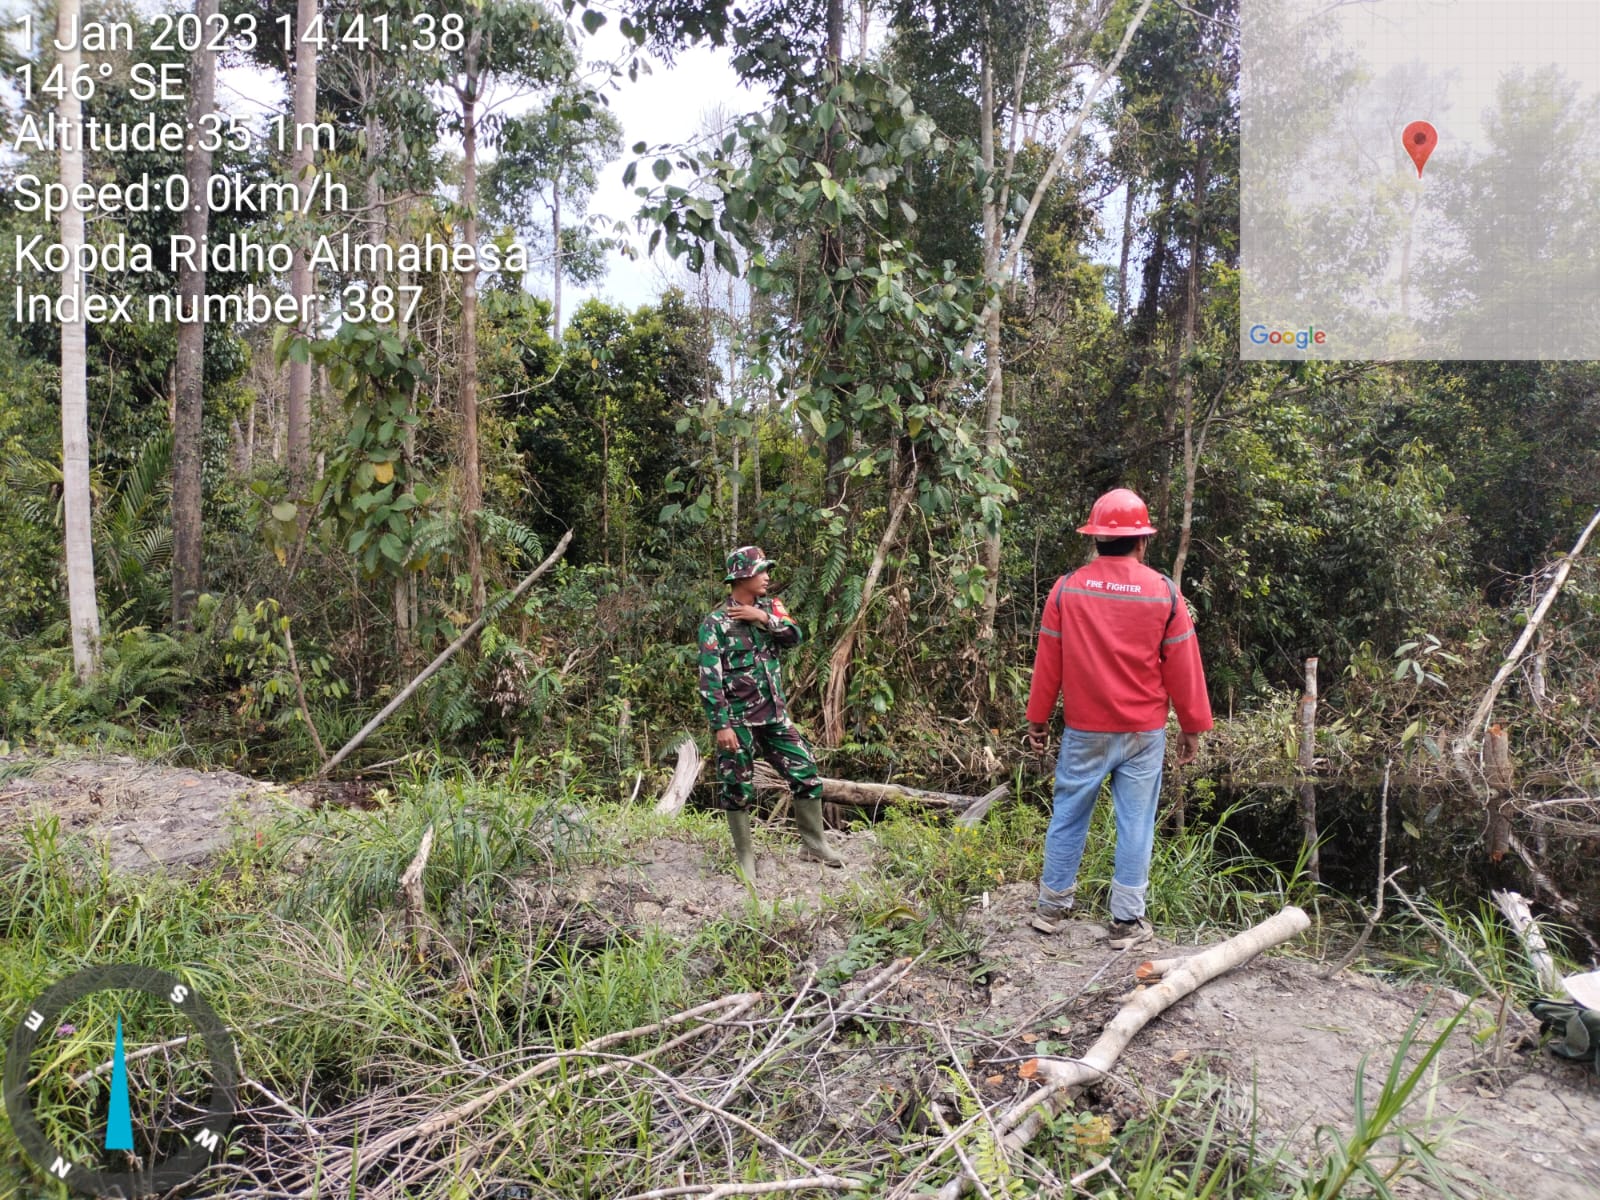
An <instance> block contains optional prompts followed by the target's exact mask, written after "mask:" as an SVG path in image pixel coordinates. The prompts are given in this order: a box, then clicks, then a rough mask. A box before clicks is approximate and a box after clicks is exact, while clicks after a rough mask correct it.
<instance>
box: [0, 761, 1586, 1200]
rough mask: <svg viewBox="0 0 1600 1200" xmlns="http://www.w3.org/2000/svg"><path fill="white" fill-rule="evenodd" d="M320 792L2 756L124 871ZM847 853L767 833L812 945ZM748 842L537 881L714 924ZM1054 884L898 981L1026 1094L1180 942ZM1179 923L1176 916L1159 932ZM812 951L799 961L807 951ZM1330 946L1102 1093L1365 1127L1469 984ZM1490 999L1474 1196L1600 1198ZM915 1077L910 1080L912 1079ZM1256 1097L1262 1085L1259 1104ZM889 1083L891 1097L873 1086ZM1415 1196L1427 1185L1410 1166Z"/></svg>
mask: <svg viewBox="0 0 1600 1200" xmlns="http://www.w3.org/2000/svg"><path fill="white" fill-rule="evenodd" d="M285 798H287V799H288V800H289V802H291V803H304V804H314V803H319V802H323V801H325V800H328V799H333V800H335V801H337V800H338V799H339V798H338V797H332V798H329V797H317V796H313V795H310V794H307V793H286V792H284V791H283V790H282V789H280V788H277V787H275V786H274V785H270V784H263V783H260V782H259V781H256V780H251V779H248V778H245V777H243V776H239V775H233V774H230V773H226V772H200V771H191V770H186V769H175V768H165V767H157V766H151V765H147V764H141V763H138V762H135V761H133V760H131V759H112V760H80V761H64V760H31V761H26V762H23V761H20V760H17V759H4V758H0V840H4V839H9V838H12V837H14V836H15V833H16V826H17V825H18V823H19V822H21V821H23V820H25V819H26V818H27V817H29V816H30V815H35V814H38V813H41V812H45V811H49V812H54V813H55V814H57V815H58V816H59V818H60V820H61V825H62V829H63V832H64V833H69V834H79V835H82V836H84V837H87V838H90V839H94V840H98V841H101V842H103V843H104V844H105V846H106V847H107V851H108V854H109V857H110V861H111V863H112V864H113V865H114V866H116V867H119V868H124V869H135V870H137V869H146V868H151V867H169V868H176V869H182V867H183V866H184V865H185V864H192V863H195V862H199V861H203V860H204V859H205V858H207V857H208V856H210V855H213V854H215V853H217V852H218V851H219V850H221V849H222V848H223V847H225V846H226V845H227V843H228V841H229V839H230V838H232V837H234V836H238V835H239V834H240V833H241V832H245V833H248V831H250V830H252V829H253V828H260V827H262V826H264V825H265V824H266V823H267V822H268V820H269V819H270V818H271V815H272V813H273V812H274V810H276V809H279V808H280V807H281V804H282V803H283V801H284V799H285ZM833 836H834V840H835V842H836V844H837V845H838V846H839V847H840V849H841V850H842V852H843V853H844V855H845V857H846V860H847V865H846V868H845V869H844V870H842V871H829V870H826V869H824V868H822V867H820V866H817V865H815V864H806V863H802V862H800V861H799V860H798V858H797V857H796V856H795V854H794V852H793V851H794V841H793V833H792V830H788V829H783V828H779V827H776V826H774V827H770V828H763V829H762V830H761V833H760V839H761V846H760V849H761V853H760V856H759V859H760V861H759V869H760V879H759V891H760V894H761V899H762V901H763V902H766V903H777V904H778V905H780V906H781V909H782V911H783V912H785V913H786V914H791V915H792V916H793V917H794V919H795V920H796V921H798V922H800V923H802V924H805V925H806V927H807V929H808V936H807V942H808V944H809V954H810V957H811V960H812V965H817V966H820V965H822V964H823V963H825V962H827V961H828V960H830V959H833V958H835V957H836V956H837V955H838V954H839V953H840V952H841V951H842V950H844V949H845V941H846V935H845V933H844V932H843V931H842V930H841V928H840V927H839V926H840V923H839V922H837V921H835V920H833V919H832V918H830V917H829V915H828V911H827V900H828V897H830V896H837V895H841V894H843V893H846V892H848V891H849V890H850V889H851V888H854V887H869V888H870V887H875V886H879V879H878V876H877V872H876V868H875V866H874V856H875V843H874V841H873V838H872V835H871V833H870V832H865V831H858V832H854V833H850V834H835V835H833ZM727 865H728V855H727V854H726V853H725V852H724V851H723V850H721V849H720V848H718V849H716V850H712V851H707V850H706V849H705V848H704V847H703V846H701V845H699V844H698V843H696V842H694V841H692V840H690V839H686V838H685V839H678V838H658V839H655V840H654V841H646V842H640V843H636V844H633V845H631V846H629V847H628V854H627V856H626V861H625V862H622V863H619V864H616V865H612V866H608V867H605V868H598V867H589V868H585V869H584V870H582V871H580V872H579V873H578V874H577V875H576V876H575V877H573V878H570V879H567V880H565V881H563V882H560V883H557V884H554V885H552V884H549V883H547V882H545V881H542V880H531V879H530V880H528V881H526V882H527V886H528V887H529V888H530V889H536V890H539V889H543V890H546V891H547V892H548V894H546V895H544V896H543V897H542V899H543V900H544V902H545V905H546V907H547V909H548V908H550V907H555V908H562V909H565V910H567V911H569V912H578V913H582V914H583V919H584V920H585V921H587V922H589V923H590V924H598V925H599V926H601V927H604V926H608V925H609V926H611V927H613V928H615V929H618V930H622V929H632V930H640V929H644V928H648V927H655V928H658V929H660V930H662V931H663V932H665V933H667V934H669V935H675V936H683V935H687V934H692V933H693V932H695V931H696V930H699V929H700V928H702V927H703V926H705V925H707V924H708V923H710V922H713V921H719V920H723V919H728V918H733V919H738V918H740V916H741V915H742V914H746V913H748V912H749V905H750V904H751V897H750V896H749V894H748V893H747V892H746V891H745V889H744V888H743V887H742V886H741V885H740V884H738V883H737V882H736V881H735V880H734V879H733V878H732V877H731V876H730V875H729V874H727ZM1032 893H1033V888H1032V886H1031V885H1029V884H1010V885H1007V886H1005V887H1002V888H1000V889H998V890H996V891H994V892H990V893H988V894H987V895H986V896H983V897H974V898H973V903H972V905H971V907H970V910H969V912H968V922H967V927H968V929H969V930H970V931H971V933H972V935H973V938H974V945H975V946H976V947H977V950H976V952H975V955H974V957H973V960H972V961H969V962H966V963H955V964H942V965H933V966H918V967H917V968H916V969H915V970H914V971H913V972H912V973H911V974H910V975H908V976H907V977H906V978H905V979H904V980H903V981H902V982H901V983H900V984H899V985H897V988H896V991H895V992H894V993H893V994H891V995H890V996H888V997H886V999H887V1000H888V1001H889V1002H890V1003H894V1004H899V1005H903V1006H905V1008H906V1009H907V1010H909V1011H914V1012H916V1013H917V1014H918V1015H919V1016H920V1017H921V1018H922V1019H925V1020H929V1021H939V1022H942V1023H945V1024H947V1025H949V1026H950V1027H951V1028H959V1029H970V1030H980V1031H982V1032H981V1034H979V1035H978V1037H977V1040H979V1041H982V1042H984V1043H985V1044H987V1045H989V1046H991V1047H992V1048H993V1049H992V1053H991V1055H990V1057H989V1058H988V1059H987V1060H980V1061H976V1062H974V1063H973V1064H972V1065H973V1066H975V1067H976V1068H977V1072H976V1077H977V1078H978V1079H979V1080H980V1081H981V1085H982V1088H983V1091H984V1094H985V1098H986V1099H987V1100H990V1101H993V1102H996V1103H999V1102H1002V1101H1004V1100H1007V1099H1010V1098H1020V1097H1021V1096H1022V1095H1023V1094H1024V1093H1025V1092H1026V1090H1027V1089H1028V1087H1029V1086H1030V1085H1028V1084H1027V1083H1026V1082H1025V1081H1024V1080H1022V1079H1019V1078H1018V1067H1019V1065H1021V1064H1023V1063H1025V1062H1026V1059H1027V1058H1028V1057H1029V1056H1030V1055H1032V1054H1035V1053H1038V1052H1039V1051H1040V1050H1042V1049H1048V1050H1050V1051H1051V1052H1053V1053H1057V1054H1061V1055H1064V1056H1069V1057H1070V1056H1071V1055H1072V1054H1074V1053H1081V1052H1082V1051H1083V1050H1084V1049H1085V1048H1087V1046H1088V1045H1089V1044H1090V1043H1091V1042H1092V1041H1093V1040H1094V1039H1095V1037H1096V1036H1098V1033H1099V1031H1100V1028H1101V1026H1102V1025H1103V1024H1104V1022H1105V1021H1106V1020H1107V1019H1109V1017H1110V1015H1111V1014H1112V1013H1114V1012H1115V1010H1116V1007H1117V1004H1118V997H1119V996H1121V995H1122V994H1124V993H1125V992H1126V991H1127V990H1128V989H1129V988H1130V987H1131V986H1132V973H1133V968H1134V966H1135V965H1136V962H1137V960H1139V959H1142V958H1145V957H1156V956H1159V955H1160V954H1161V953H1162V952H1163V951H1166V952H1169V953H1170V952H1179V951H1181V950H1182V949H1183V947H1181V946H1175V945H1173V944H1172V943H1168V942H1164V941H1160V940H1158V942H1157V943H1156V944H1155V945H1154V946H1149V947H1142V948H1140V949H1139V950H1138V951H1136V952H1135V953H1134V954H1126V953H1124V954H1120V955H1119V954H1116V953H1113V952H1110V951H1107V950H1106V949H1105V948H1104V947H1103V946H1102V945H1101V944H1100V941H1099V939H1100V936H1101V933H1102V932H1103V931H1102V928H1101V927H1100V926H1098V925H1096V924H1095V923H1094V922H1093V921H1091V920H1087V919H1086V920H1083V921H1080V922H1077V923H1075V924H1073V925H1070V926H1068V927H1067V928H1065V929H1064V930H1062V931H1060V932H1058V933H1057V934H1055V935H1053V936H1048V937H1047V936H1044V935H1041V934H1039V933H1036V932H1034V931H1033V930H1032V929H1031V928H1030V927H1029V926H1028V924H1027V921H1028V917H1029V915H1030V911H1031V902H1032ZM1158 932H1159V931H1158ZM805 965H806V964H804V963H797V966H799V967H802V968H803V967H804V966H805ZM1322 973H1323V965H1322V964H1320V963H1317V962H1314V961H1311V960H1310V959H1308V958H1305V957H1301V956H1299V955H1297V954H1296V952H1295V951H1294V949H1293V948H1292V947H1291V948H1289V949H1287V950H1286V951H1282V952H1276V953H1274V954H1271V955H1269V956H1266V957H1264V958H1261V959H1258V960H1256V961H1255V962H1253V963H1250V964H1248V965H1246V966H1244V967H1241V968H1239V969H1238V970H1236V971H1234V972H1232V973H1231V974H1229V975H1226V976H1224V977H1222V978H1220V979H1218V980H1215V981H1213V982H1212V983H1210V984H1208V985H1206V986H1205V987H1203V988H1202V989H1200V990H1199V991H1198V992H1196V993H1195V994H1194V995H1192V996H1189V997H1188V998H1186V999H1184V1000H1182V1001H1180V1002H1179V1003H1178V1004H1176V1005H1175V1006H1173V1007H1172V1008H1171V1009H1169V1010H1168V1011H1167V1012H1166V1013H1164V1014H1163V1015H1162V1016H1160V1017H1159V1018H1157V1019H1156V1020H1155V1021H1154V1022H1153V1023H1152V1024H1151V1025H1150V1026H1149V1027H1148V1028H1146V1029H1145V1030H1144V1031H1143V1032H1142V1033H1141V1034H1140V1035H1139V1036H1138V1037H1137V1038H1135V1040H1134V1042H1133V1044H1132V1045H1131V1046H1130V1047H1129V1049H1128V1051H1127V1053H1126V1054H1125V1055H1124V1057H1123V1059H1122V1061H1121V1062H1120V1063H1119V1067H1118V1072H1117V1077H1116V1079H1115V1080H1113V1081H1112V1082H1111V1083H1109V1084H1107V1085H1106V1086H1104V1087H1102V1088H1100V1089H1098V1091H1097V1092H1096V1093H1093V1094H1091V1096H1090V1098H1089V1099H1090V1103H1092V1104H1094V1105H1096V1106H1097V1107H1098V1108H1099V1109H1100V1110H1101V1111H1105V1112H1108V1113H1109V1114H1111V1115H1113V1116H1131V1115H1133V1114H1134V1113H1136V1112H1137V1111H1138V1110H1139V1109H1140V1107H1141V1106H1142V1105H1144V1104H1146V1103H1147V1102H1148V1101H1149V1099H1150V1098H1151V1097H1152V1096H1158V1095H1160V1094H1161V1093H1162V1091H1163V1089H1165V1088H1168V1087H1170V1085H1171V1083H1172V1081H1173V1080H1174V1079H1175V1078H1176V1077H1177V1076H1178V1075H1179V1074H1181V1073H1182V1072H1183V1071H1184V1070H1185V1069H1187V1068H1189V1067H1191V1066H1195V1065H1197V1064H1198V1065H1201V1066H1203V1067H1205V1068H1206V1069H1207V1070H1209V1071H1210V1072H1212V1073H1213V1074H1214V1075H1216V1076H1220V1077H1221V1078H1222V1079H1223V1080H1225V1081H1227V1083H1228V1085H1229V1094H1230V1097H1231V1099H1230V1100H1229V1101H1228V1102H1227V1103H1223V1104H1220V1105H1219V1111H1223V1112H1224V1115H1225V1118H1226V1119H1227V1120H1228V1121H1229V1122H1231V1123H1232V1124H1234V1125H1236V1126H1237V1127H1238V1128H1239V1129H1240V1130H1243V1129H1245V1128H1247V1127H1248V1126H1249V1125H1250V1124H1251V1123H1252V1121H1253V1123H1254V1125H1255V1127H1256V1129H1257V1130H1258V1133H1259V1136H1260V1139H1261V1140H1262V1141H1263V1142H1265V1143H1267V1144H1268V1145H1272V1146H1282V1147H1287V1148H1288V1151H1289V1152H1290V1153H1296V1152H1298V1151H1304V1150H1307V1149H1308V1148H1309V1144H1310V1143H1311V1142H1312V1141H1313V1140H1314V1138H1315V1137H1316V1135H1317V1130H1318V1128H1319V1127H1321V1126H1329V1125H1331V1126H1333V1127H1334V1128H1336V1129H1340V1130H1348V1129H1349V1127H1350V1123H1351V1116H1352V1112H1353V1099H1352V1098H1353V1092H1354V1085H1355V1081H1356V1076H1357V1072H1358V1071H1359V1070H1360V1068H1361V1063H1362V1060H1363V1058H1365V1057H1367V1056H1369V1055H1370V1056H1371V1062H1372V1066H1371V1068H1370V1070H1369V1075H1373V1074H1375V1076H1376V1078H1374V1080H1373V1083H1372V1084H1371V1085H1370V1087H1369V1095H1372V1094H1375V1093H1376V1090H1377V1088H1378V1087H1379V1086H1380V1085H1381V1076H1382V1073H1383V1072H1384V1071H1385V1070H1386V1069H1387V1067H1388V1063H1389V1061H1390V1056H1391V1055H1392V1053H1393V1051H1394V1048H1395V1046H1396V1045H1397V1044H1398V1043H1399V1041H1400V1039H1401V1038H1402V1036H1403V1035H1404V1033H1405V1031H1406V1028H1407V1026H1408V1024H1409V1023H1410V1022H1411V1021H1412V1020H1413V1018H1414V1017H1415V1016H1416V1014H1417V1013H1418V1012H1419V1011H1422V1010H1424V1009H1426V1008H1428V1006H1429V1004H1430V1001H1431V1002H1432V1003H1433V1004H1434V1006H1435V1007H1434V1009H1433V1010H1432V1011H1433V1012H1435V1013H1437V1014H1438V1016H1437V1017H1435V1018H1432V1019H1431V1020H1432V1023H1433V1024H1434V1025H1437V1024H1438V1023H1439V1022H1440V1021H1441V1020H1442V1019H1443V1017H1444V1016H1446V1015H1448V1013H1449V1012H1452V1011H1454V1007H1455V1005H1453V1004H1452V1003H1451V1000H1452V997H1447V996H1441V995H1439V994H1438V993H1430V991H1429V990H1428V989H1427V988H1424V987H1418V986H1411V987H1400V986H1393V985H1390V984H1388V983H1384V982H1380V981H1377V980H1374V979H1372V978H1370V977H1367V976H1363V975H1360V974H1358V973H1356V972H1352V971H1345V972H1342V973H1340V974H1339V975H1337V976H1335V977H1334V978H1332V979H1323V978H1322ZM1489 1016H1490V1014H1487V1013H1484V1012H1482V1011H1478V1012H1475V1013H1474V1015H1472V1016H1471V1017H1469V1019H1468V1020H1466V1021H1464V1022H1463V1023H1462V1024H1461V1025H1460V1026H1459V1027H1458V1029H1457V1032H1456V1034H1455V1035H1454V1037H1453V1039H1452V1042H1451V1044H1450V1046H1449V1048H1448V1049H1447V1051H1446V1053H1445V1054H1444V1055H1443V1056H1442V1059H1441V1062H1442V1066H1441V1069H1440V1071H1439V1075H1438V1079H1437V1086H1436V1087H1435V1088H1434V1089H1433V1090H1432V1092H1431V1093H1430V1094H1429V1095H1427V1096H1425V1097H1424V1098H1423V1099H1422V1100H1421V1101H1420V1102H1419V1110H1418V1111H1419V1112H1420V1109H1421V1105H1425V1104H1431V1111H1432V1113H1433V1117H1434V1120H1435V1122H1436V1123H1437V1127H1438V1128H1441V1129H1444V1130H1445V1131H1446V1134H1447V1137H1446V1141H1445V1148H1444V1151H1443V1157H1444V1158H1445V1159H1446V1160H1447V1161H1448V1162H1450V1163H1452V1164H1453V1165H1455V1166H1456V1167H1458V1168H1460V1169H1462V1170H1464V1171H1466V1172H1469V1173H1470V1176H1471V1177H1473V1178H1475V1179H1476V1180H1478V1181H1479V1182H1477V1183H1474V1184H1472V1185H1470V1186H1469V1188H1468V1189H1467V1190H1466V1191H1465V1192H1464V1194H1466V1195H1484V1196H1495V1195H1503V1196H1509V1197H1514V1198H1515V1200H1597V1198H1600V1083H1597V1081H1596V1079H1595V1076H1594V1075H1593V1073H1592V1072H1587V1071H1585V1070H1584V1069H1583V1068H1580V1067H1576V1066H1572V1065H1569V1064H1566V1063H1562V1062H1559V1061H1557V1060H1553V1059H1551V1058H1550V1057H1549V1056H1548V1055H1547V1054H1545V1053H1544V1052H1542V1051H1540V1050H1538V1049H1537V1047H1536V1046H1535V1045H1533V1044H1532V1042H1531V1040H1529V1039H1527V1038H1526V1037H1519V1036H1517V1035H1515V1034H1512V1035H1509V1036H1506V1037H1504V1038H1500V1039H1498V1052H1497V1053H1495V1054H1493V1055H1490V1054H1487V1053H1486V1047H1488V1048H1489V1049H1495V1039H1485V1040H1480V1037H1479V1035H1483V1034H1484V1033H1485V1032H1486V1030H1487V1028H1488V1024H1489ZM857 1082H858V1081H852V1080H851V1079H849V1078H841V1079H839V1080H836V1081H830V1084H831V1086H829V1087H828V1088H827V1089H826V1091H825V1095H826V1103H827V1104H828V1105H830V1106H832V1108H833V1109H834V1110H835V1111H833V1112H831V1113H830V1114H829V1115H830V1119H831V1120H832V1121H833V1122H834V1123H835V1124H836V1125H838V1126H839V1127H840V1128H847V1127H849V1126H850V1125H851V1124H852V1123H866V1124H871V1123H873V1122H876V1121H879V1120H880V1119H881V1116H880V1109H881V1104H877V1105H876V1107H875V1106H874V1102H875V1101H881V1098H882V1094H883V1092H884V1086H885V1085H884V1074H883V1071H882V1064H881V1063H879V1064H878V1065H877V1066H876V1067H875V1068H874V1072H873V1075H872V1079H871V1081H870V1083H860V1085H859V1086H857ZM915 1084H916V1081H915V1080H913V1079H902V1080H899V1081H897V1082H891V1085H890V1086H902V1085H903V1086H904V1087H906V1088H908V1089H909V1088H912V1087H914V1086H915ZM1252 1095H1253V1096H1254V1104H1253V1105H1252V1104H1251V1103H1250V1099H1251V1096H1252ZM869 1101H874V1102H869ZM1407 1190H1408V1191H1409V1192H1410V1193H1411V1194H1426V1189H1422V1188H1420V1187H1417V1186H1408V1188H1407Z"/></svg>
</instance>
